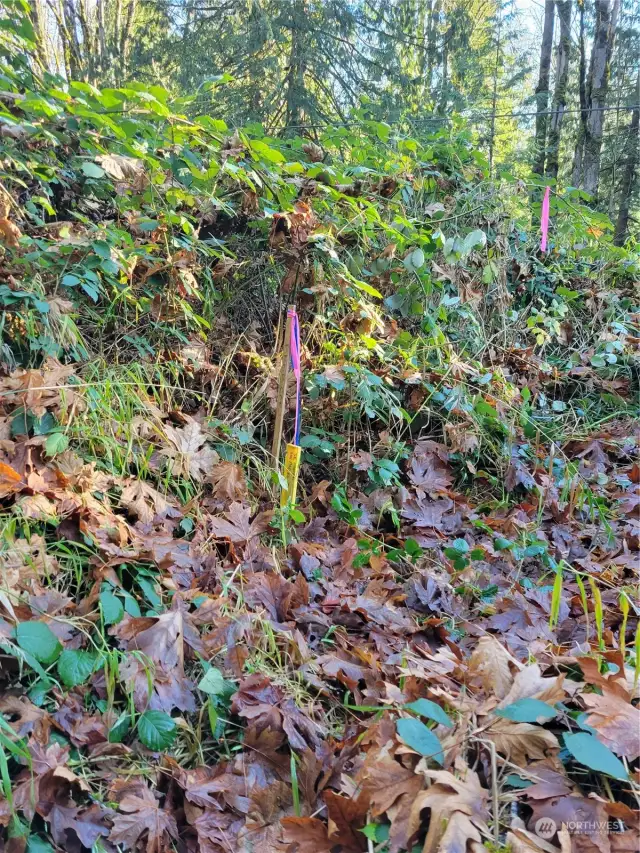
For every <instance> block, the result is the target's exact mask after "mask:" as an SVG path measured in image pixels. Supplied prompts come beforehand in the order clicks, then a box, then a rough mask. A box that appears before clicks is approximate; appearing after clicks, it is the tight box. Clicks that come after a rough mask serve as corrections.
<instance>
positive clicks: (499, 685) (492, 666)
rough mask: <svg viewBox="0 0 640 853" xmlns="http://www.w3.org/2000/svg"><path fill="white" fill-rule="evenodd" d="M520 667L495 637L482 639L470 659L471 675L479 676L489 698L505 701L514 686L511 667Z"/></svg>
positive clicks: (489, 636)
mask: <svg viewBox="0 0 640 853" xmlns="http://www.w3.org/2000/svg"><path fill="white" fill-rule="evenodd" d="M512 664H515V665H516V666H520V664H518V663H517V661H516V660H514V658H513V657H512V656H511V655H510V654H509V652H508V651H507V650H506V649H505V648H504V646H503V645H501V644H500V643H499V642H498V641H497V640H496V639H495V637H492V636H491V635H490V634H488V635H486V636H484V637H480V639H479V640H478V644H477V645H476V647H475V649H474V650H473V654H472V655H471V657H470V659H469V673H470V674H471V675H472V676H473V675H477V676H478V678H479V679H480V681H481V683H482V686H483V687H484V689H485V691H486V692H487V694H488V695H489V696H496V697H497V698H498V699H504V697H505V696H506V695H507V694H508V693H509V690H510V689H511V685H512V684H513V676H512V675H511V668H510V667H511V665H512Z"/></svg>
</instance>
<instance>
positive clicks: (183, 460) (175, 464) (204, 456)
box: [160, 421, 220, 481]
mask: <svg viewBox="0 0 640 853" xmlns="http://www.w3.org/2000/svg"><path fill="white" fill-rule="evenodd" d="M164 431H165V434H166V436H167V439H168V440H169V441H170V442H171V444H172V445H173V447H165V448H163V449H162V450H161V451H160V454H161V455H162V456H166V457H167V459H168V460H169V462H168V464H169V470H170V471H171V473H172V474H173V475H174V477H193V478H194V480H200V481H202V480H203V479H204V478H205V475H207V474H210V473H211V471H212V470H213V467H214V465H215V464H216V463H217V462H218V460H219V458H220V457H219V456H218V454H217V453H216V451H215V450H214V449H213V448H212V447H207V446H206V445H205V442H206V440H207V437H206V435H204V434H203V432H202V427H201V426H200V424H199V423H198V422H197V421H190V422H189V423H188V424H187V425H186V426H184V427H182V428H176V427H172V426H169V425H165V427H164Z"/></svg>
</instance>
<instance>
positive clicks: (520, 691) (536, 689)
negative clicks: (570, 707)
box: [498, 663, 566, 708]
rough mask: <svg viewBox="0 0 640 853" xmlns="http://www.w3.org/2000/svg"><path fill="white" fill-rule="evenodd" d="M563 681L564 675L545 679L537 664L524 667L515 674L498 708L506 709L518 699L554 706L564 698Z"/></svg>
mask: <svg viewBox="0 0 640 853" xmlns="http://www.w3.org/2000/svg"><path fill="white" fill-rule="evenodd" d="M564 679H565V677H564V675H556V676H552V677H551V678H545V677H544V676H543V675H542V674H541V672H540V667H539V666H538V664H537V663H534V664H531V665H530V666H525V667H524V669H521V670H520V671H519V672H517V673H516V674H515V677H514V679H513V684H512V685H511V687H510V688H509V692H508V693H507V695H506V696H505V697H504V699H503V700H502V701H501V702H500V704H499V705H498V707H499V708H506V707H507V706H508V705H511V704H513V703H514V702H517V701H518V699H540V700H541V701H542V702H548V703H549V705H554V704H555V703H556V702H561V701H562V700H563V699H564V698H565V696H566V690H565V688H564Z"/></svg>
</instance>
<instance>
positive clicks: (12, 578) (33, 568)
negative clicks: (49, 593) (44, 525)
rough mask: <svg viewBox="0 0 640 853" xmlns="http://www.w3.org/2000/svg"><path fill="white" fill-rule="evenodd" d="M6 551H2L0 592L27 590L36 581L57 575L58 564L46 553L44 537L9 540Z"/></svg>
mask: <svg viewBox="0 0 640 853" xmlns="http://www.w3.org/2000/svg"><path fill="white" fill-rule="evenodd" d="M5 544H6V546H7V548H6V550H5V551H0V590H7V589H10V590H27V589H29V588H31V587H32V586H33V584H34V582H35V581H39V580H41V579H42V578H43V577H50V576H53V575H56V574H57V572H58V563H57V561H56V560H55V558H54V557H50V556H49V555H48V554H47V552H46V545H45V541H44V536H37V535H36V534H35V533H33V534H32V535H31V538H30V539H29V541H27V540H26V539H14V540H11V539H7V540H6V543H5Z"/></svg>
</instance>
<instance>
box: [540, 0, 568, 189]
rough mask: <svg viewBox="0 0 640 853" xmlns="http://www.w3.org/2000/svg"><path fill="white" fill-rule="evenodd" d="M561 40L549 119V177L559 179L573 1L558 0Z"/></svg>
mask: <svg viewBox="0 0 640 853" xmlns="http://www.w3.org/2000/svg"><path fill="white" fill-rule="evenodd" d="M556 6H557V9H558V21H559V22H560V39H559V41H558V54H557V61H556V82H555V87H554V90H553V106H552V108H551V116H550V119H549V139H548V144H547V170H546V171H547V175H548V176H549V177H550V178H554V179H557V177H558V158H559V153H560V139H561V136H562V122H563V120H564V113H565V110H566V108H567V81H568V79H569V59H570V56H571V7H572V0H556Z"/></svg>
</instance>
